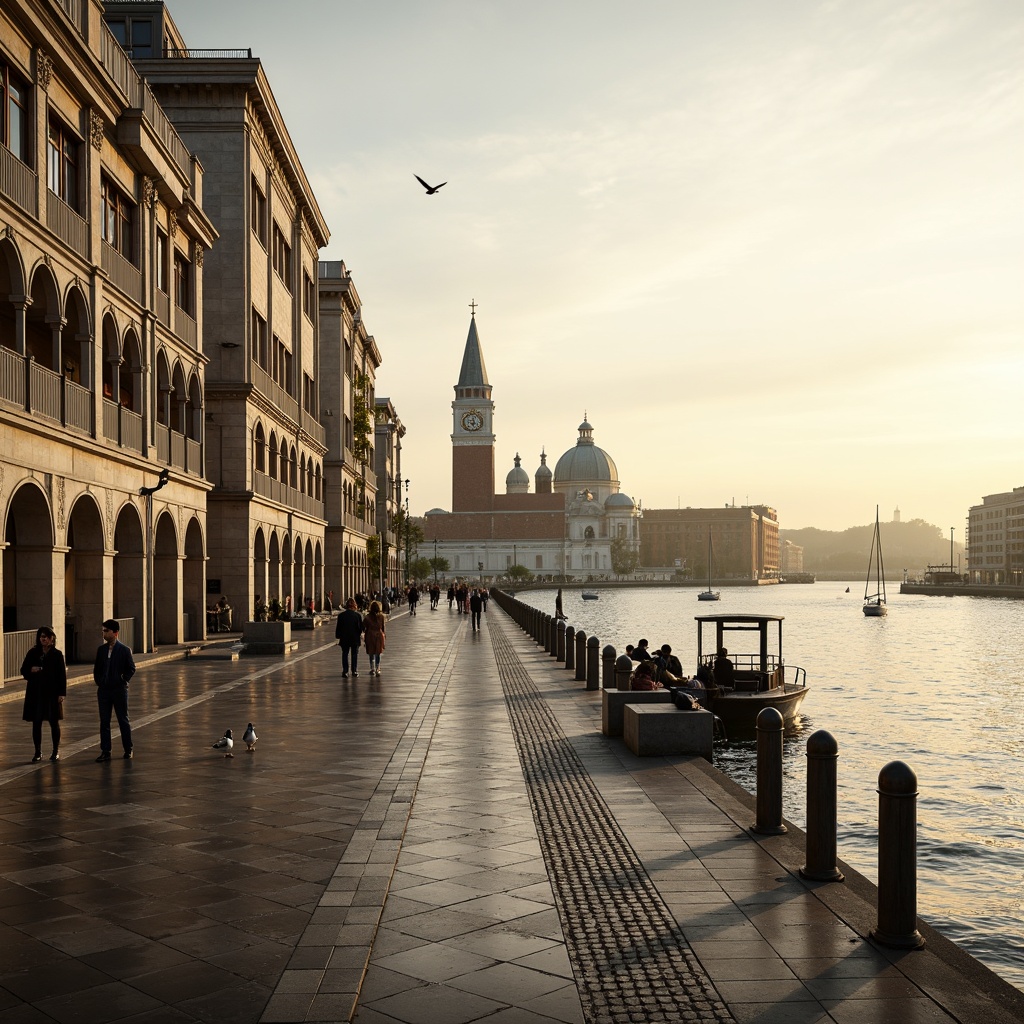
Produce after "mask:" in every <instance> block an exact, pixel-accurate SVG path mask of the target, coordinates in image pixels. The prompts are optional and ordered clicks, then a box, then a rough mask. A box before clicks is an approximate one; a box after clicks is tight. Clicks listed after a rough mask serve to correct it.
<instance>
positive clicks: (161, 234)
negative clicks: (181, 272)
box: [156, 228, 171, 295]
mask: <svg viewBox="0 0 1024 1024" xmlns="http://www.w3.org/2000/svg"><path fill="white" fill-rule="evenodd" d="M167 252H168V249H167V232H166V231H164V230H163V228H157V229H156V286H157V288H159V289H160V291H162V292H163V293H164V294H165V295H170V294H171V288H170V270H169V268H168V265H167Z"/></svg>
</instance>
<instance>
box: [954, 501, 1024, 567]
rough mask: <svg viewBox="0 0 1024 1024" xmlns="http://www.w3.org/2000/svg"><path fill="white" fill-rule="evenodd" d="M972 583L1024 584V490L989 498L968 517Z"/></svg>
mask: <svg viewBox="0 0 1024 1024" xmlns="http://www.w3.org/2000/svg"><path fill="white" fill-rule="evenodd" d="M967 522H968V532H967V571H968V573H969V578H970V582H971V583H1012V584H1014V585H1016V586H1020V584H1021V583H1024V487H1014V488H1013V489H1012V490H1010V491H1003V492H1001V493H999V494H986V495H985V497H984V498H982V499H981V504H980V505H972V506H971V509H970V512H969V513H968V520H967Z"/></svg>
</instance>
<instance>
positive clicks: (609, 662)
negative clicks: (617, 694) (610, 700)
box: [601, 644, 615, 690]
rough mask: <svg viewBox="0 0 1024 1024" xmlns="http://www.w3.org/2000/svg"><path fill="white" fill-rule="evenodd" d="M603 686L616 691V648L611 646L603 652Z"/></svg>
mask: <svg viewBox="0 0 1024 1024" xmlns="http://www.w3.org/2000/svg"><path fill="white" fill-rule="evenodd" d="M601 686H602V687H603V688H604V689H606V690H614V689H615V648H614V647H612V645H611V644H609V645H608V646H607V647H606V648H605V649H604V650H603V651H602V652H601Z"/></svg>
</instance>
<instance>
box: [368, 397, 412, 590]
mask: <svg viewBox="0 0 1024 1024" xmlns="http://www.w3.org/2000/svg"><path fill="white" fill-rule="evenodd" d="M374 411H375V415H376V421H377V422H376V426H375V427H374V434H375V436H376V441H375V443H374V446H373V456H374V467H375V470H376V474H377V535H378V536H379V538H380V541H379V543H380V558H381V577H382V579H381V583H382V584H383V585H384V586H385V587H400V586H401V585H402V582H403V580H402V563H401V554H402V553H401V552H400V551H399V550H398V546H397V545H398V536H397V533H396V531H395V516H396V515H397V513H398V510H399V509H400V508H401V507H402V438H403V437H405V426H404V425H403V424H402V421H401V420H400V419H399V418H398V413H397V412H396V411H395V407H394V405H393V404H392V402H391V399H390V398H383V397H378V398H377V399H376V402H375V409H374Z"/></svg>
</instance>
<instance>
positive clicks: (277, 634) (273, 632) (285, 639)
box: [242, 622, 296, 654]
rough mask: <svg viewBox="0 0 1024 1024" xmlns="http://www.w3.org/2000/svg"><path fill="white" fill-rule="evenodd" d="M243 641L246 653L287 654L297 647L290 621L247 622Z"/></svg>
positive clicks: (243, 632)
mask: <svg viewBox="0 0 1024 1024" xmlns="http://www.w3.org/2000/svg"><path fill="white" fill-rule="evenodd" d="M242 643H244V644H245V653H246V654H286V653H287V652H288V651H294V650H295V647H296V644H295V641H294V640H292V624H291V623H290V622H247V623H246V624H245V629H244V630H243V631H242Z"/></svg>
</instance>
